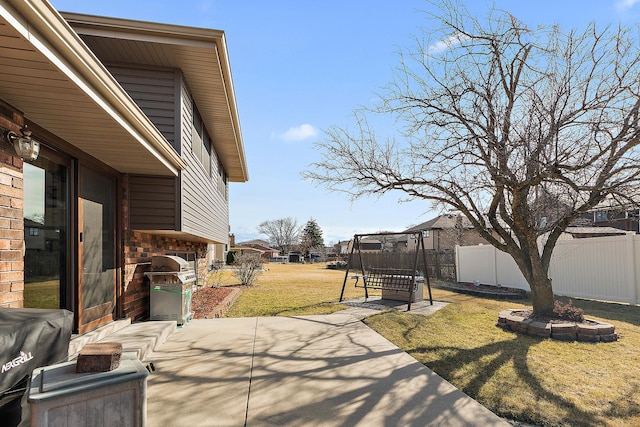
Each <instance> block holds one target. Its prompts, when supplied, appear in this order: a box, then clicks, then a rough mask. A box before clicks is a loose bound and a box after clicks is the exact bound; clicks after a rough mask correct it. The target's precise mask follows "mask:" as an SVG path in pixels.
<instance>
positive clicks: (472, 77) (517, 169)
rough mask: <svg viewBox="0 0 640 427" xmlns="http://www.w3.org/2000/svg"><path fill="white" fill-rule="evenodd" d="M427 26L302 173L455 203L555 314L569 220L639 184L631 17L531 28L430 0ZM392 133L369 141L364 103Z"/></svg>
mask: <svg viewBox="0 0 640 427" xmlns="http://www.w3.org/2000/svg"><path fill="white" fill-rule="evenodd" d="M433 6H434V7H435V8H437V9H438V14H437V16H434V18H435V19H434V21H435V24H436V25H435V26H434V25H431V24H432V23H431V22H430V23H429V25H428V26H427V27H428V28H434V30H433V31H430V32H427V33H425V34H424V38H421V39H418V40H417V44H416V47H415V49H413V50H411V51H409V52H408V53H405V54H402V55H401V58H400V60H401V62H400V66H399V68H398V70H397V74H396V76H395V79H394V81H393V82H392V83H391V84H390V85H389V87H388V91H387V92H386V93H385V94H383V95H382V97H381V104H380V105H379V107H377V108H375V109H372V110H357V111H356V112H355V119H356V127H355V130H354V131H351V130H349V129H348V128H340V127H335V128H333V129H330V130H329V131H328V132H327V138H326V141H324V142H321V143H319V144H318V147H319V148H320V151H321V153H322V159H321V160H320V161H318V162H317V163H315V164H314V165H312V168H311V169H310V171H308V172H306V173H305V176H306V177H307V178H309V179H312V180H314V181H316V182H319V183H323V184H325V185H326V186H327V187H329V188H330V189H333V190H337V191H343V192H346V193H348V194H349V195H350V196H351V197H352V198H358V197H361V196H364V195H371V194H374V195H380V194H383V193H386V192H389V191H392V190H399V191H401V192H404V193H405V194H406V195H408V196H409V198H412V199H422V200H427V201H430V202H432V203H433V205H434V207H435V208H440V209H445V208H448V209H451V208H453V209H455V210H457V211H459V212H461V213H462V214H463V215H464V216H466V218H467V219H468V220H469V221H470V222H471V224H472V225H473V227H474V228H475V229H476V230H477V231H478V232H479V233H480V234H481V235H482V236H483V237H484V238H485V239H486V240H487V241H488V242H489V243H491V244H492V245H493V246H495V247H496V248H498V249H499V250H501V251H504V252H507V253H508V254H510V255H511V257H513V259H514V260H515V262H516V264H517V265H518V267H519V269H520V271H521V272H522V274H523V275H524V277H525V279H526V280H527V282H528V284H529V286H530V288H531V297H532V303H533V310H534V313H535V314H536V315H545V316H546V315H552V313H553V306H554V300H555V298H554V295H553V288H552V283H551V280H550V279H549V265H550V261H551V255H552V253H553V250H554V247H555V245H556V242H557V241H558V238H559V237H560V235H561V234H562V232H563V231H564V230H565V229H566V228H567V226H569V225H570V224H571V223H572V221H574V220H575V219H576V218H578V217H579V216H580V215H582V214H583V213H585V212H587V211H588V210H590V209H591V208H593V207H595V206H596V205H597V204H599V203H600V202H602V201H604V200H605V199H617V200H620V201H626V202H632V203H634V202H635V201H636V199H637V198H636V196H637V191H638V189H639V188H640V186H639V184H640V182H639V176H640V150H639V148H638V144H639V143H640V124H639V118H640V50H639V43H638V40H637V38H634V37H633V36H632V34H631V33H630V31H629V30H628V29H625V28H622V27H618V28H605V29H604V30H601V29H598V28H596V26H595V24H592V25H589V26H588V27H587V28H586V29H585V30H584V31H576V30H571V31H568V32H564V31H562V30H561V29H560V28H559V27H558V26H553V27H550V28H545V27H538V28H528V27H526V26H525V25H524V24H523V23H522V22H520V21H519V20H518V19H516V18H515V17H513V16H512V15H510V14H509V13H507V12H504V11H498V10H492V11H490V13H489V16H488V18H487V19H486V20H481V19H479V18H477V17H475V16H473V15H472V14H471V13H470V12H469V11H467V10H466V9H465V6H464V5H463V4H461V3H459V2H455V1H446V0H445V1H442V2H440V1H439V2H437V3H436V2H433ZM374 113H382V114H387V115H392V116H394V117H395V118H396V119H397V120H396V123H399V124H400V125H401V126H402V127H401V129H399V130H400V131H401V136H402V137H403V139H402V140H400V139H397V140H387V141H379V140H378V139H377V137H376V135H375V132H374V130H373V129H372V128H371V127H370V126H369V124H368V119H369V117H370V116H371V114H374Z"/></svg>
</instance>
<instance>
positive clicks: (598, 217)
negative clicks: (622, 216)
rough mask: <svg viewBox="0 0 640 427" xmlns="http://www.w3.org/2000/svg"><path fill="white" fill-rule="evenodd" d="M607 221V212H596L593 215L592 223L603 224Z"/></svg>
mask: <svg viewBox="0 0 640 427" xmlns="http://www.w3.org/2000/svg"><path fill="white" fill-rule="evenodd" d="M608 220H609V218H608V215H607V211H598V212H595V213H594V222H605V221H608Z"/></svg>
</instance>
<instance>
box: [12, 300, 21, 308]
mask: <svg viewBox="0 0 640 427" xmlns="http://www.w3.org/2000/svg"><path fill="white" fill-rule="evenodd" d="M23 307H24V302H23V301H22V300H20V301H14V302H11V303H9V308H23Z"/></svg>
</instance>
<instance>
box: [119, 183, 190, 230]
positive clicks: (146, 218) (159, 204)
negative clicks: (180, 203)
mask: <svg viewBox="0 0 640 427" xmlns="http://www.w3.org/2000/svg"><path fill="white" fill-rule="evenodd" d="M128 181H129V186H128V204H129V228H131V229H133V230H178V229H179V222H178V218H177V213H176V212H177V210H176V209H177V207H176V204H177V200H178V195H177V194H176V193H177V182H176V178H171V177H150V176H129V177H128Z"/></svg>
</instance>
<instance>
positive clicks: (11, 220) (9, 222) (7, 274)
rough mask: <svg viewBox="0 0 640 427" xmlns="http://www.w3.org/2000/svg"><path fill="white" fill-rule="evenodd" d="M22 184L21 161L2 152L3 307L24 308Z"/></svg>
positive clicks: (0, 259)
mask: <svg viewBox="0 0 640 427" xmlns="http://www.w3.org/2000/svg"><path fill="white" fill-rule="evenodd" d="M22 184H23V176H22V159H21V158H19V157H15V156H12V155H10V154H6V153H4V152H0V307H11V308H21V307H22V306H23V290H24V259H23V252H22V250H23V245H24V231H23V230H24V220H23V186H22Z"/></svg>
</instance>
